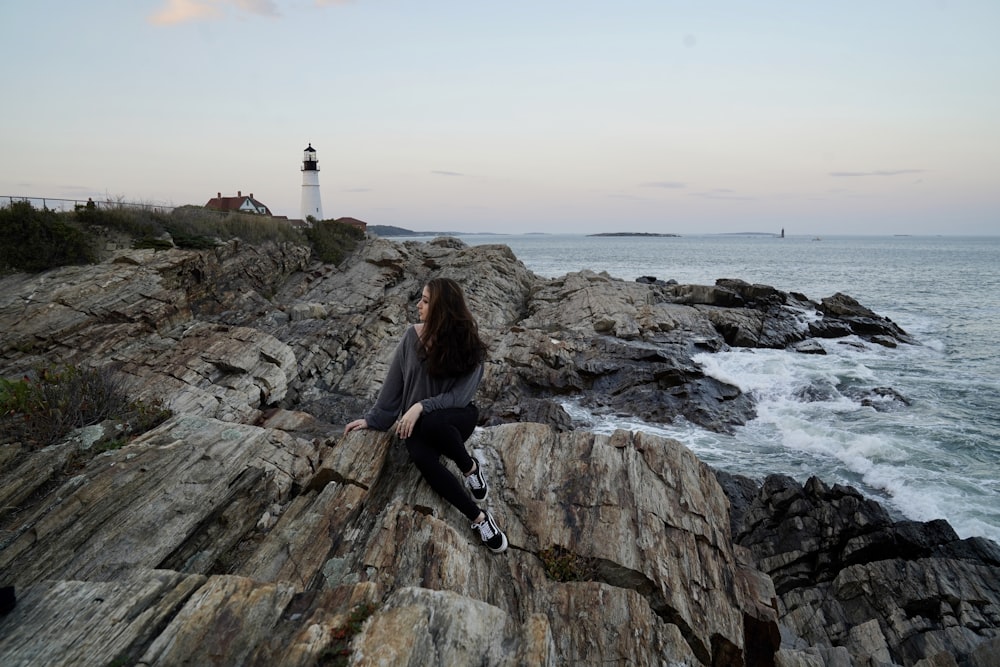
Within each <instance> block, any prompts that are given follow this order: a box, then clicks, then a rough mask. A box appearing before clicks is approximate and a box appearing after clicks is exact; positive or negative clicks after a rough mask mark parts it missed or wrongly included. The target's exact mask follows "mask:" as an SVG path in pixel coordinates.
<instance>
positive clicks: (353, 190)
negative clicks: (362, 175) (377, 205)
mask: <svg viewBox="0 0 1000 667" xmlns="http://www.w3.org/2000/svg"><path fill="white" fill-rule="evenodd" d="M371 191H372V189H371V188H347V189H346V190H344V192H371Z"/></svg>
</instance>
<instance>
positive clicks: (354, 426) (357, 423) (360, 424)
mask: <svg viewBox="0 0 1000 667" xmlns="http://www.w3.org/2000/svg"><path fill="white" fill-rule="evenodd" d="M366 428H368V422H366V421H365V420H364V419H355V420H354V421H352V422H351V423H350V424H348V425H347V426H345V427H344V435H347V434H348V433H350V432H351V431H357V430H359V429H366Z"/></svg>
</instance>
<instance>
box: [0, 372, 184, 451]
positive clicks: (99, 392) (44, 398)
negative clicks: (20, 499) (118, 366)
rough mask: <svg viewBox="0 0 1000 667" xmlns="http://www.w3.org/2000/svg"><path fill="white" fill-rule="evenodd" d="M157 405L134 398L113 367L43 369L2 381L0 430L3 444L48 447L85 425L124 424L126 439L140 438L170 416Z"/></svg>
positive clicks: (123, 429) (0, 380)
mask: <svg viewBox="0 0 1000 667" xmlns="http://www.w3.org/2000/svg"><path fill="white" fill-rule="evenodd" d="M170 414H171V413H170V411H169V410H166V409H164V408H162V407H161V406H160V405H158V404H149V403H145V402H143V401H139V400H133V399H131V398H129V390H128V387H127V386H126V381H125V378H124V376H122V375H121V374H119V373H116V372H115V371H113V370H112V369H110V368H108V367H104V368H97V369H81V368H78V367H75V366H64V367H62V368H57V367H53V366H50V367H44V368H40V369H38V370H36V371H34V372H33V373H32V374H30V375H28V376H25V377H23V378H21V379H19V380H6V379H2V378H0V426H2V427H3V431H2V432H3V433H4V437H3V438H2V439H3V440H4V441H8V442H14V441H20V442H23V443H25V444H27V445H29V446H32V447H37V448H41V447H46V446H48V445H52V444H55V443H57V442H59V441H60V440H62V439H63V438H64V437H66V435H67V434H69V432H70V431H72V430H73V429H75V428H79V427H81V426H90V425H92V424H98V423H100V422H103V421H105V420H114V421H116V422H119V424H120V426H121V428H122V434H123V435H126V436H127V435H138V434H139V433H144V432H145V431H148V430H149V429H151V428H153V427H155V426H157V425H158V424H160V423H161V422H163V421H164V420H166V419H167V418H168V417H169V416H170Z"/></svg>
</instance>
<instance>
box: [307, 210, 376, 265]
mask: <svg viewBox="0 0 1000 667" xmlns="http://www.w3.org/2000/svg"><path fill="white" fill-rule="evenodd" d="M306 237H307V238H308V239H309V242H310V243H312V247H313V252H315V253H316V256H317V257H318V258H319V259H320V261H323V262H326V263H328V264H340V262H341V261H342V260H343V259H344V257H346V256H347V253H349V252H351V251H352V250H354V248H356V247H357V245H358V243H359V242H360V241H361V239H363V238H364V237H365V233H364V232H363V231H361V230H360V229H358V228H357V227H354V226H352V225H347V224H344V223H342V222H337V221H336V220H323V221H322V222H317V223H315V224H314V225H313V226H312V227H310V228H309V229H307V230H306Z"/></svg>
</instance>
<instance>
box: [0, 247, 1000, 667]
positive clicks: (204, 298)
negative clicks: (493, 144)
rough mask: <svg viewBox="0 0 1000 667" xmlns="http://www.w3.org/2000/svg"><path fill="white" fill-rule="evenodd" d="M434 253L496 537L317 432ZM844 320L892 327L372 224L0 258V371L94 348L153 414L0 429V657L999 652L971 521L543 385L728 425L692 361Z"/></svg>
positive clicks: (726, 660) (727, 288) (794, 298)
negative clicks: (729, 456)
mask: <svg viewBox="0 0 1000 667" xmlns="http://www.w3.org/2000/svg"><path fill="white" fill-rule="evenodd" d="M434 275H446V276H451V277H455V278H456V279H458V280H459V281H460V282H461V283H462V284H463V285H464V286H465V288H466V291H467V295H468V297H469V300H470V304H471V306H472V308H473V309H474V311H475V312H476V314H477V316H478V317H479V319H480V323H481V326H482V328H483V332H484V334H485V335H486V337H487V338H488V339H489V341H490V344H491V356H490V362H489V366H488V368H487V372H486V376H485V378H484V382H483V385H482V387H481V391H480V395H479V397H478V399H477V402H478V403H479V404H480V407H481V412H482V424H481V428H479V429H477V432H476V434H475V435H474V436H473V440H472V442H471V446H472V447H473V448H474V449H476V450H477V452H478V453H479V454H480V456H481V457H482V458H483V460H484V461H485V466H486V467H487V468H488V473H489V476H490V480H491V484H492V491H491V498H490V506H491V509H492V511H493V512H494V514H495V515H496V516H497V517H498V518H499V519H500V521H501V522H502V524H503V525H504V527H505V529H506V530H507V533H508V538H509V540H510V543H511V548H510V549H509V550H508V551H507V552H506V553H505V554H503V555H499V556H494V555H492V554H490V553H489V552H488V551H486V550H485V549H484V548H483V547H482V546H481V545H480V544H478V543H477V541H476V540H475V539H474V535H473V534H472V532H471V531H470V530H469V529H468V527H467V524H466V522H465V520H464V518H463V517H462V516H461V515H460V514H459V513H458V512H457V511H455V510H454V509H452V508H451V507H450V506H447V505H446V504H444V503H443V501H441V500H440V499H439V498H437V497H436V496H435V495H434V494H433V493H432V492H431V491H430V490H429V489H428V488H427V486H426V485H425V484H424V483H423V482H422V480H421V479H420V477H419V475H418V473H416V471H415V470H414V469H413V468H412V467H411V466H409V465H407V464H406V455H405V451H404V449H403V448H402V447H401V446H400V445H399V443H398V441H396V440H395V439H394V438H393V437H392V436H390V435H388V434H379V433H373V432H362V433H352V434H351V435H350V436H347V437H344V436H342V435H340V430H341V425H342V424H343V423H344V422H345V421H347V420H348V419H350V418H353V417H355V416H357V415H358V414H360V413H361V412H362V411H363V409H364V408H365V407H366V406H367V405H368V404H369V403H370V402H371V401H372V400H373V398H374V396H375V394H376V392H377V390H378V387H379V383H380V382H381V379H382V377H383V375H384V372H385V368H386V365H387V363H388V358H389V355H390V354H391V352H392V349H393V347H394V345H395V342H396V340H397V339H398V336H399V335H400V333H401V332H402V330H403V328H404V327H405V326H406V323H407V321H410V320H412V309H413V305H414V304H415V299H416V297H417V296H418V295H419V293H420V289H421V287H422V286H423V284H424V282H426V280H427V279H428V278H430V277H432V276H434ZM848 335H850V336H853V337H854V338H852V340H860V341H862V342H861V343H860V344H871V345H899V344H913V343H914V341H912V340H911V339H910V338H909V337H908V336H907V334H906V333H905V332H903V331H902V330H901V329H899V327H898V326H896V325H895V324H894V323H892V322H891V321H890V320H888V319H886V318H883V317H880V316H878V315H877V314H875V313H873V312H871V311H870V310H868V309H866V308H864V307H863V306H862V305H861V304H858V303H857V302H856V301H854V300H853V299H851V298H850V297H848V296H845V295H833V296H831V297H828V298H826V299H823V300H821V301H819V302H814V301H812V300H810V299H809V298H807V297H805V296H804V295H800V294H789V293H784V292H780V291H778V290H775V289H773V288H770V287H767V286H761V285H749V284H747V283H744V282H742V281H739V280H735V279H723V280H719V281H718V282H717V283H716V284H715V285H711V286H699V285H666V284H657V283H655V282H653V283H652V284H647V283H638V282H637V283H626V282H623V281H620V280H616V279H613V278H611V277H609V276H607V275H603V274H595V273H592V272H581V273H574V274H569V275H567V276H564V277H562V278H559V279H555V280H546V279H541V278H539V277H537V276H535V275H533V274H532V273H531V272H530V271H528V270H527V269H526V268H525V267H524V266H523V265H522V264H521V263H520V262H518V261H517V260H516V258H515V257H514V256H513V255H512V253H511V252H510V250H509V249H507V248H506V247H504V246H499V245H487V246H476V247H468V246H465V245H464V244H462V243H461V242H460V241H457V240H455V239H437V240H434V241H432V242H429V243H419V242H407V243H402V244H400V243H394V242H389V241H385V240H380V239H369V240H368V241H366V242H365V244H364V245H363V246H362V247H361V248H360V249H359V250H358V251H357V253H356V254H355V256H353V257H351V258H349V259H348V260H347V261H345V262H344V264H342V265H341V266H339V267H334V266H329V265H322V264H314V263H312V262H311V261H310V260H309V257H308V255H307V253H306V252H305V251H304V250H303V249H302V248H299V247H297V246H293V245H286V246H270V247H264V248H259V247H251V246H245V245H240V244H230V245H227V246H222V247H220V248H218V249H216V250H214V251H179V250H170V251H161V252H154V251H151V250H143V251H138V250H137V251H126V252H120V253H118V254H117V255H116V257H115V258H114V260H112V261H108V262H106V263H103V264H100V265H96V266H91V267H72V268H65V269H59V270H54V271H50V272H47V273H44V274H39V275H34V276H28V275H15V276H8V277H5V278H3V279H0V375H2V376H3V377H16V376H19V375H20V374H22V373H24V372H27V371H29V370H30V369H31V368H33V367H36V366H37V365H38V364H40V363H71V364H77V365H93V366H104V365H114V366H115V367H116V368H118V369H120V370H121V372H123V373H125V374H127V375H128V377H129V378H130V379H131V383H132V387H133V391H134V393H135V395H136V396H139V397H146V398H150V399H152V398H158V399H161V400H162V401H164V403H165V404H166V405H168V406H169V407H170V408H171V409H173V411H174V413H175V414H174V416H173V417H172V418H171V419H169V420H168V421H167V422H165V423H163V424H161V425H160V426H159V427H157V428H156V429H154V430H152V431H150V432H148V433H146V434H144V435H142V436H140V437H138V438H136V439H134V440H133V441H131V442H130V443H129V444H127V445H126V446H124V447H122V448H121V449H118V450H114V451H109V452H106V453H103V454H100V455H98V456H96V457H94V458H92V459H91V460H90V461H89V462H88V463H87V464H86V465H85V466H84V467H83V468H71V467H69V466H68V462H69V461H71V460H72V454H73V453H74V452H75V451H76V450H77V449H79V448H80V447H85V446H86V443H87V442H89V440H88V439H87V438H83V437H80V436H79V434H78V436H77V437H74V438H71V439H69V440H67V441H66V442H63V443H61V444H57V445H55V446H52V447H49V448H46V449H43V450H39V451H34V450H30V449H29V448H28V447H27V446H26V445H25V444H24V443H16V442H9V443H6V444H4V445H3V446H2V454H0V465H2V468H0V470H2V478H0V507H2V513H0V572H2V579H0V585H3V586H12V587H13V588H14V591H16V595H17V604H16V606H15V607H14V608H13V609H12V610H10V611H9V613H7V614H6V615H4V616H0V664H4V665H29V664H32V665H33V664H46V665H80V664H94V665H107V664H129V665H132V664H135V665H176V664H199V665H201V664H217V665H276V664H280V665H315V664H334V660H335V659H337V658H341V659H343V660H346V661H349V664H358V665H367V664H372V665H374V664H379V665H404V664H405V665H418V664H419V665H434V664H437V665H472V664H475V665H483V664H487V665H577V664H583V665H606V664H623V665H624V664H628V665H632V664H636V665H665V664H685V665H772V664H773V665H830V666H834V665H837V666H839V665H889V664H899V665H918V664H920V665H951V664H955V665H970V666H973V665H974V666H979V665H991V664H996V662H991V661H994V660H995V659H996V658H995V656H996V655H998V654H1000V639H998V636H1000V548H998V547H997V545H996V544H995V543H993V542H990V541H988V540H984V539H971V540H960V539H958V537H957V536H956V535H955V534H954V532H953V531H952V530H951V529H950V527H948V526H947V524H944V523H943V522H931V523H928V524H920V523H913V522H896V521H893V520H892V519H891V518H890V517H889V516H888V515H887V514H886V513H885V511H884V510H882V508H881V507H879V506H878V505H877V503H874V502H873V501H871V500H869V499H865V498H864V497H862V496H861V495H860V494H858V493H857V492H856V491H854V490H853V489H849V488H841V487H833V488H830V487H827V486H826V485H824V484H823V483H822V481H820V480H810V481H809V482H807V483H806V484H804V485H803V484H799V483H797V482H795V481H794V480H790V479H787V478H781V477H773V478H769V479H767V480H749V479H743V478H739V477H735V476H732V475H726V474H723V473H718V472H717V471H713V470H712V469H710V468H709V467H708V466H706V465H705V464H704V463H702V462H701V461H699V460H698V459H697V457H695V456H694V455H693V454H692V453H691V451H690V450H689V449H687V448H686V447H685V446H684V445H683V444H682V443H679V442H676V441H672V440H668V439H662V438H657V437H654V436H650V435H647V434H643V433H629V432H624V431H620V432H617V433H615V434H613V435H610V436H606V435H595V434H593V433H590V432H588V431H586V430H585V429H583V428H580V426H581V425H579V424H574V423H573V421H572V419H571V418H570V417H569V415H568V414H567V413H566V411H565V410H564V409H563V407H562V406H563V402H564V401H566V400H573V401H576V402H579V403H580V404H582V405H585V406H587V407H589V408H590V409H591V410H593V411H595V412H598V413H600V412H602V411H605V412H609V413H615V414H629V415H634V416H637V417H641V418H643V419H646V420H648V421H653V422H667V421H670V420H673V419H676V418H685V419H688V420H690V421H692V422H695V423H698V424H701V425H703V426H704V427H706V428H710V429H716V430H720V431H724V430H727V429H730V428H732V427H733V426H735V425H737V424H740V423H743V422H745V421H747V420H748V419H750V418H752V417H753V414H754V406H753V403H752V401H751V400H750V398H749V397H747V396H746V395H744V394H742V393H741V392H740V391H739V390H738V389H737V388H735V387H732V386H728V385H725V384H723V383H720V382H718V381H716V380H713V379H712V378H709V377H707V376H705V375H704V374H703V373H702V372H701V371H700V369H699V367H698V365H697V364H696V363H694V362H693V360H692V357H693V356H694V355H695V354H697V353H700V352H704V351H714V350H722V349H726V348H728V347H732V346H751V347H773V348H790V349H800V350H801V351H803V352H809V351H816V348H815V347H814V346H812V345H811V343H812V342H813V341H815V340H816V339H817V338H837V337H844V336H848ZM94 437H98V438H99V437H100V435H99V434H97V435H95V436H94Z"/></svg>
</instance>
